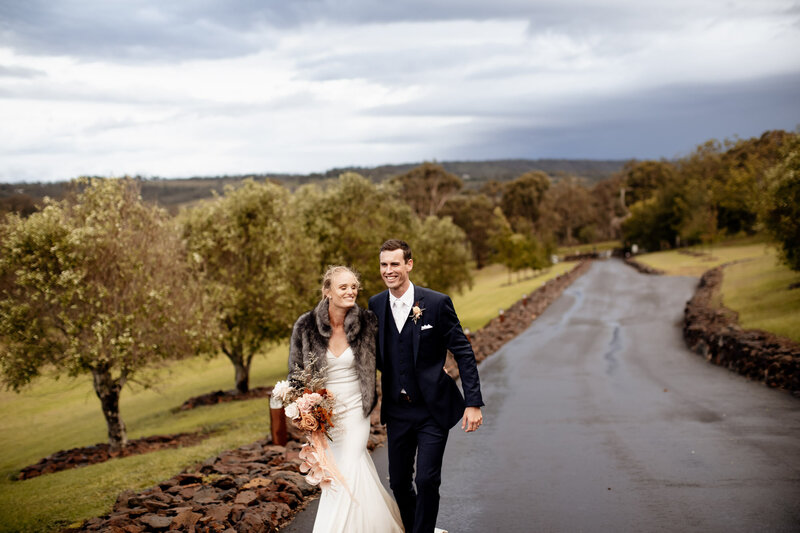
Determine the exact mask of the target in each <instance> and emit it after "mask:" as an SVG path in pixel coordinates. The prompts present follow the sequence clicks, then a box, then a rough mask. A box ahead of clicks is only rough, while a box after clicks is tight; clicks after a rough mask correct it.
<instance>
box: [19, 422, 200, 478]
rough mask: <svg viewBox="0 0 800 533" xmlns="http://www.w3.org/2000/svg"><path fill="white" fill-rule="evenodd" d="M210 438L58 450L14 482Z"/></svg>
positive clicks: (152, 439) (161, 439) (147, 440)
mask: <svg viewBox="0 0 800 533" xmlns="http://www.w3.org/2000/svg"><path fill="white" fill-rule="evenodd" d="M210 435H211V434H210V433H208V432H202V431H199V432H196V433H178V434H176V435H154V436H151V437H143V438H141V439H135V440H131V441H128V445H127V446H125V447H124V448H122V449H121V450H117V451H114V450H112V449H111V446H110V445H109V444H108V443H103V444H95V445H94V446H86V447H83V448H72V449H70V450H61V451H58V452H56V453H54V454H52V455H50V456H49V457H45V458H44V459H42V460H41V461H39V462H38V463H36V464H34V465H30V466H26V467H25V468H23V469H22V471H21V472H20V474H19V476H18V478H17V479H20V480H22V479H31V478H34V477H37V476H41V475H42V474H51V473H53V472H60V471H62V470H69V469H70V468H78V467H81V466H88V465H93V464H97V463H103V462H105V461H108V460H109V459H114V458H116V457H128V456H130V455H139V454H142V453H150V452H154V451H156V450H164V449H166V448H178V447H181V446H193V445H195V444H197V443H199V442H200V441H202V440H204V439H206V438H208V437H209V436H210Z"/></svg>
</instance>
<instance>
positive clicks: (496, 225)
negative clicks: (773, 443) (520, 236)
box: [489, 206, 517, 284]
mask: <svg viewBox="0 0 800 533" xmlns="http://www.w3.org/2000/svg"><path fill="white" fill-rule="evenodd" d="M489 242H490V243H491V245H492V260H493V261H495V262H497V263H500V264H501V265H503V266H505V267H506V268H507V269H508V283H509V284H510V283H511V274H512V272H514V268H515V267H516V265H517V251H516V249H515V242H514V230H513V229H511V224H509V223H508V220H507V219H506V217H505V215H503V210H502V209H501V208H500V207H499V206H498V207H495V208H494V216H493V218H492V224H491V229H490V233H489Z"/></svg>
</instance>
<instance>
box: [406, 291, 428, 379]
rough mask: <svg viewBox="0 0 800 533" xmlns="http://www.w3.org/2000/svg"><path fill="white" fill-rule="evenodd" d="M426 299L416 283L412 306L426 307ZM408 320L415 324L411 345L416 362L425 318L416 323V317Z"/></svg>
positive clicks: (412, 324)
mask: <svg viewBox="0 0 800 533" xmlns="http://www.w3.org/2000/svg"><path fill="white" fill-rule="evenodd" d="M424 300H425V297H424V296H423V295H422V290H420V288H419V287H417V286H416V285H414V301H413V302H412V303H411V306H412V308H413V306H415V305H419V307H420V309H425V305H424ZM424 314H425V313H423V315H424ZM406 320H410V321H411V324H410V325H411V326H413V328H412V330H411V339H412V340H411V346H412V348H413V349H414V364H416V362H417V355H418V354H419V336H420V332H421V331H422V321H423V318H422V317H420V319H419V320H417V323H416V324H415V323H414V319H413V318H411V317H409V318H408V319H406Z"/></svg>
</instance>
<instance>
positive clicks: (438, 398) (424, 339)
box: [369, 285, 483, 428]
mask: <svg viewBox="0 0 800 533" xmlns="http://www.w3.org/2000/svg"><path fill="white" fill-rule="evenodd" d="M388 300H389V291H388V290H386V291H383V292H382V293H380V294H376V295H375V296H373V297H372V298H370V299H369V309H370V311H372V312H373V313H375V315H376V316H377V317H378V350H377V351H378V353H377V367H378V369H379V370H381V379H382V381H383V390H384V392H385V391H387V390H389V388H388V386H387V384H386V380H387V379H388V377H387V375H386V373H384V372H383V368H384V364H383V363H384V359H383V358H384V348H385V332H386V328H387V327H392V328H393V327H396V326H395V324H394V317H393V316H392V314H391V312H390V311H388ZM414 305H418V306H419V307H420V308H421V309H422V310H423V311H422V316H421V317H420V318H419V320H417V322H416V323H414V321H413V318H411V317H409V318H408V319H407V320H408V325H409V326H412V327H413V330H412V335H413V337H412V339H413V342H412V347H413V350H414V370H415V375H416V378H417V384H418V385H419V389H420V391H421V392H422V398H423V400H425V404H426V405H427V406H428V409H429V410H430V411H431V414H432V415H433V418H434V419H435V420H436V421H437V422H438V423H439V424H440V425H441V426H442V427H444V428H451V427H453V426H454V425H455V424H456V423H457V422H458V421H459V420H460V419H461V417H462V416H463V415H464V408H465V407H480V406H482V405H483V399H482V397H481V385H480V380H479V378H478V365H477V363H476V361H475V353H474V352H473V351H472V345H471V344H470V343H469V341H468V340H467V337H466V336H465V335H464V331H463V330H462V329H461V323H460V322H459V320H458V316H456V311H455V308H454V307H453V302H452V300H451V299H450V297H449V296H447V295H446V294H442V293H440V292H436V291H433V290H431V289H426V288H424V287H418V286H417V285H414ZM387 311H388V316H387ZM447 350H450V351H451V352H452V353H453V356H454V357H455V360H456V363H458V371H459V373H460V375H461V388H462V389H463V390H464V396H462V395H461V392H460V391H459V390H458V386H457V385H456V383H455V381H454V380H453V379H452V378H451V377H450V376H448V375H447V373H446V372H445V371H444V363H445V358H446V357H447ZM385 405H386V401H385V398H384V402H383V404H382V407H381V422H382V423H385V422H386V417H385V413H386V410H385V407H384V406H385Z"/></svg>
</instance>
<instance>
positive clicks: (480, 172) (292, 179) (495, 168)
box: [0, 159, 626, 212]
mask: <svg viewBox="0 0 800 533" xmlns="http://www.w3.org/2000/svg"><path fill="white" fill-rule="evenodd" d="M625 162H626V161H624V160H592V159H500V160H494V161H445V162H437V163H439V164H440V165H442V166H443V167H444V168H445V170H447V171H448V172H452V173H453V174H456V175H457V176H459V177H461V178H462V179H463V180H464V182H465V186H466V187H467V188H478V187H480V185H481V184H483V183H485V182H487V181H490V180H495V181H508V180H512V179H514V178H516V177H518V176H519V175H521V174H523V173H525V172H529V171H531V170H541V171H543V172H546V173H547V174H548V175H549V176H551V178H552V179H553V180H554V181H557V180H558V179H559V178H561V177H563V176H568V175H569V176H577V177H579V178H583V179H584V180H586V182H587V183H588V184H593V183H596V182H598V181H602V180H604V179H606V178H608V177H610V176H611V175H612V174H614V173H615V172H617V171H619V170H620V169H621V168H622V166H623V165H624V164H625ZM418 165H420V163H406V164H401V165H381V166H378V167H344V168H335V169H331V170H328V171H327V172H324V173H313V174H247V175H238V176H214V177H192V178H180V179H163V178H149V179H142V198H144V199H145V200H146V201H152V202H156V203H158V204H160V205H162V206H164V207H167V208H169V209H170V210H172V211H175V210H177V208H178V207H180V206H182V205H189V204H191V203H193V202H196V201H198V200H202V199H204V198H210V197H211V196H212V195H213V194H214V192H217V193H219V194H221V193H222V192H223V191H224V189H225V186H226V185H235V184H237V183H239V182H241V181H242V180H244V179H247V178H254V179H271V180H274V181H276V182H279V183H282V184H284V185H285V186H287V187H289V188H290V189H294V188H296V187H298V186H300V185H304V184H306V183H314V182H319V181H324V180H327V179H333V178H336V177H338V176H339V175H340V174H342V173H344V172H356V173H358V174H361V175H362V176H364V177H366V178H368V179H370V180H372V181H374V182H382V181H385V180H387V179H389V178H392V177H394V176H397V175H399V174H403V173H405V172H408V171H409V170H411V169H412V168H414V167H416V166H418ZM68 190H69V182H55V183H0V212H3V211H8V210H10V209H13V210H20V209H19V205H21V204H22V205H27V204H30V203H36V204H38V203H40V202H41V200H42V199H43V198H44V197H45V196H49V197H51V198H55V199H60V198H63V197H64V195H65V194H67V191H68Z"/></svg>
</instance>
